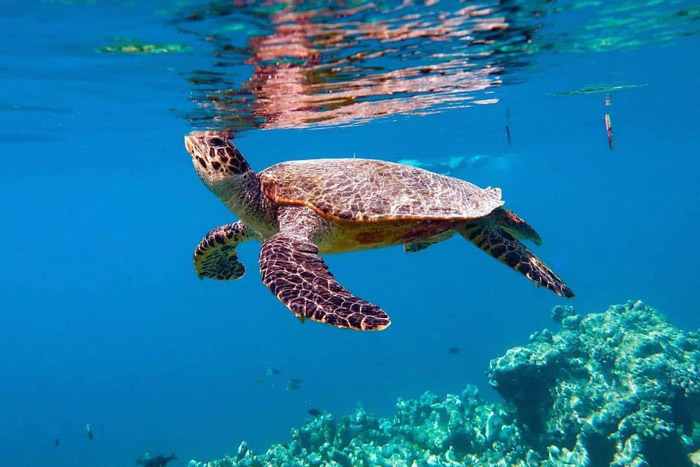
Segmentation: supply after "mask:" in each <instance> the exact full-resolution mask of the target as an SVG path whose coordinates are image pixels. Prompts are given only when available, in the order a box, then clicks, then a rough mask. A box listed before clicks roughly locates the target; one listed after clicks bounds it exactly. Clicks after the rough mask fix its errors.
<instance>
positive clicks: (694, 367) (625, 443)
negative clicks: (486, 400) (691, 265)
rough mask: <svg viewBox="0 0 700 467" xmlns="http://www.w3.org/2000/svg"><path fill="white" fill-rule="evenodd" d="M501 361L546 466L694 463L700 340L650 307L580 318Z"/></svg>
mask: <svg viewBox="0 0 700 467" xmlns="http://www.w3.org/2000/svg"><path fill="white" fill-rule="evenodd" d="M553 317H554V319H555V320H556V321H559V322H560V323H561V325H562V331H561V332H559V333H556V334H553V333H551V332H549V331H547V330H544V331H542V332H538V333H535V334H533V335H532V336H531V337H530V344H529V345H527V346H525V347H517V348H514V349H510V350H509V351H508V352H507V353H506V355H505V356H503V357H501V358H497V359H495V360H492V361H491V364H490V371H489V382H490V383H491V385H492V386H494V387H495V388H496V390H497V391H498V392H499V393H500V394H501V395H502V396H503V398H504V399H505V400H506V401H508V402H510V403H511V405H512V406H513V407H515V408H516V411H517V418H518V421H519V422H520V423H521V426H522V427H523V429H524V434H525V436H526V439H527V441H528V443H529V444H530V445H532V446H534V448H535V449H536V450H537V451H538V452H542V450H545V449H546V450H547V453H548V456H547V457H548V459H547V462H545V463H544V464H543V465H544V466H548V467H549V466H559V465H591V466H597V465H611V466H614V467H623V466H638V467H641V466H654V465H659V466H661V465H663V466H667V465H673V466H679V467H680V466H683V465H691V464H690V460H689V455H690V453H691V452H692V451H694V450H696V449H698V448H699V447H700V370H699V369H698V366H699V364H700V339H699V337H700V336H699V335H698V333H697V332H690V333H684V332H682V331H680V330H678V329H676V328H674V327H673V326H671V324H670V323H669V322H668V321H667V320H666V319H665V318H664V317H663V316H662V315H661V314H660V313H659V312H657V311H656V310H655V309H653V308H652V307H650V306H647V305H644V304H643V303H641V302H628V303H627V304H625V305H617V306H612V307H610V309H608V310H607V311H606V312H605V313H600V314H592V315H588V316H586V317H585V318H581V317H580V316H578V315H577V314H576V313H575V312H574V310H573V308H571V307H563V306H559V307H555V309H554V310H553Z"/></svg>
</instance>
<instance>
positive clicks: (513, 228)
mask: <svg viewBox="0 0 700 467" xmlns="http://www.w3.org/2000/svg"><path fill="white" fill-rule="evenodd" d="M489 218H491V219H493V220H494V221H495V222H496V223H497V224H498V225H499V226H501V228H502V229H503V230H505V231H506V232H508V233H509V234H511V235H512V236H514V237H515V238H518V239H520V240H532V241H533V242H535V244H536V245H542V238H540V234H538V233H537V231H536V230H535V229H533V228H532V226H531V225H530V224H528V223H527V222H526V221H525V219H523V218H522V217H520V216H518V215H517V214H515V213H514V212H513V211H509V210H507V209H503V208H496V209H494V210H493V211H492V212H491V214H489Z"/></svg>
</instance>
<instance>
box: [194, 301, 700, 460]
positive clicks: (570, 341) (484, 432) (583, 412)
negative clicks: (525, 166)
mask: <svg viewBox="0 0 700 467" xmlns="http://www.w3.org/2000/svg"><path fill="white" fill-rule="evenodd" d="M553 318H554V320H555V321H556V322H557V323H559V324H560V325H561V330H560V331H559V332H551V331H549V330H546V329H545V330H543V331H539V332H536V333H534V334H533V335H532V336H531V337H530V343H528V344H527V345H525V346H522V347H516V348H513V349H510V350H508V351H507V352H506V354H505V355H504V356H502V357H500V358H496V359H494V360H492V361H491V363H490V368H489V382H490V383H491V385H492V386H493V387H494V388H495V389H496V390H497V391H498V392H499V393H500V394H501V395H502V396H503V398H504V401H505V402H496V403H492V402H486V401H484V400H483V399H482V398H481V397H480V396H479V394H478V393H477V390H476V388H474V387H468V388H467V389H466V390H465V391H463V392H462V393H461V394H459V395H453V394H448V395H446V396H445V397H439V396H437V395H435V394H432V393H425V394H424V395H423V396H421V397H420V398H419V399H416V400H401V399H399V401H398V402H397V404H396V412H395V414H394V415H393V417H391V418H376V417H374V416H373V415H372V414H370V413H367V412H365V411H364V410H362V409H358V410H357V411H356V412H355V413H354V414H352V415H349V416H345V417H342V418H340V419H336V418H334V417H333V416H332V415H331V414H321V415H319V416H317V417H316V418H314V419H313V420H311V421H309V422H307V423H306V424H305V425H304V426H302V427H301V428H295V429H293V430H292V434H291V440H290V441H289V442H287V443H284V444H275V445H273V446H272V447H270V448H269V449H268V450H267V451H266V452H265V453H261V454H256V453H255V452H253V451H252V450H251V449H250V448H249V447H248V445H247V444H246V443H242V444H241V445H240V446H239V448H238V451H237V453H236V454H234V455H232V456H228V457H225V458H223V459H220V460H215V461H211V462H206V463H205V462H198V461H190V463H189V467H263V466H290V467H291V466H295V467H297V466H298V467H307V466H308V467H311V466H314V467H320V466H328V467H341V466H342V467H355V466H361V467H371V466H385V467H389V466H401V467H412V466H453V467H456V466H498V467H564V466H568V467H573V466H579V467H595V466H603V465H605V466H613V467H623V466H625V467H628V466H635V467H665V466H669V465H673V466H677V467H692V466H694V465H700V333H698V332H684V331H681V330H679V329H677V328H675V327H674V326H672V325H671V324H670V323H669V322H668V320H667V319H666V318H665V317H664V316H663V315H661V314H660V313H659V312H658V311H657V310H655V309H654V308H652V307H650V306H648V305H645V304H643V303H642V302H639V301H637V302H628V303H626V304H624V305H615V306H612V307H610V308H609V309H608V310H607V311H605V312H603V313H596V314H590V315H588V316H585V317H582V316H580V315H578V314H577V313H576V311H575V310H574V309H573V307H570V306H557V307H555V308H554V310H553Z"/></svg>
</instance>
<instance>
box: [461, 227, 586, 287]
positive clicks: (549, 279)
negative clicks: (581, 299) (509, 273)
mask: <svg viewBox="0 0 700 467" xmlns="http://www.w3.org/2000/svg"><path fill="white" fill-rule="evenodd" d="M457 231H458V232H459V233H460V234H461V235H462V236H463V237H464V238H466V239H467V240H469V241H471V242H472V243H474V244H475V245H476V246H478V247H479V248H481V249H482V250H484V251H485V252H487V253H489V254H490V255H491V256H493V257H494V258H496V259H498V260H499V261H501V262H503V263H504V264H506V265H507V266H510V267H511V268H513V269H515V270H516V271H519V272H520V273H521V274H523V275H525V276H526V277H527V278H528V279H530V280H531V281H533V282H535V283H536V284H538V285H543V286H545V287H547V288H548V289H550V290H552V291H553V292H554V293H555V294H557V295H561V296H562V297H567V298H571V297H573V296H574V292H573V291H572V290H571V289H570V288H568V287H567V286H566V284H564V281H562V280H561V279H559V277H557V275H556V274H554V273H553V272H552V270H551V269H549V268H548V267H547V265H546V264H544V263H543V262H542V261H541V260H540V259H539V258H538V257H537V256H535V255H534V254H533V253H532V252H531V251H530V250H529V249H528V248H527V247H525V245H523V244H522V243H520V242H519V241H518V240H517V239H516V238H515V237H513V236H512V235H511V234H509V233H508V232H506V231H505V230H504V229H502V228H501V227H500V226H499V225H497V224H496V223H495V222H494V221H492V220H489V219H484V220H480V221H475V222H469V223H467V224H464V225H463V226H462V227H460V228H459V229H457Z"/></svg>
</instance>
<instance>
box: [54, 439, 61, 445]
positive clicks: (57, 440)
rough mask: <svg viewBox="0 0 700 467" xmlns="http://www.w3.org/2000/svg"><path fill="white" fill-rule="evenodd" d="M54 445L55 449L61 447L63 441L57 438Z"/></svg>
mask: <svg viewBox="0 0 700 467" xmlns="http://www.w3.org/2000/svg"><path fill="white" fill-rule="evenodd" d="M53 445H54V446H55V447H59V446H60V445H61V440H60V439H59V438H56V439H55V440H53Z"/></svg>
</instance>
